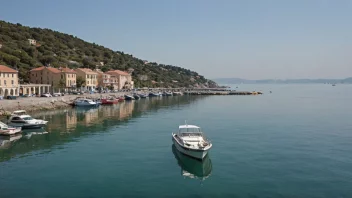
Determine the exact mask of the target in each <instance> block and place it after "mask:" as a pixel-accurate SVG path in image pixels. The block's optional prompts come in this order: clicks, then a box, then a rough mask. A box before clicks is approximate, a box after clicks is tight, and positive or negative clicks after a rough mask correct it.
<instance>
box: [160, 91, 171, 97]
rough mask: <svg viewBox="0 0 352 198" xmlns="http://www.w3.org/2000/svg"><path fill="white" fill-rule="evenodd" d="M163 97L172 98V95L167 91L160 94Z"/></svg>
mask: <svg viewBox="0 0 352 198" xmlns="http://www.w3.org/2000/svg"><path fill="white" fill-rule="evenodd" d="M162 95H163V96H173V93H172V92H167V91H164V92H163V93H162Z"/></svg>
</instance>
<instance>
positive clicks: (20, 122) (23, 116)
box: [8, 110, 48, 129]
mask: <svg viewBox="0 0 352 198" xmlns="http://www.w3.org/2000/svg"><path fill="white" fill-rule="evenodd" d="M47 123H48V121H45V120H40V119H35V118H32V117H31V116H30V115H28V114H27V113H26V111H25V110H18V111H14V112H13V113H12V115H11V117H10V119H9V121H8V124H9V125H10V126H12V127H22V129H38V128H42V127H44V126H46V124H47Z"/></svg>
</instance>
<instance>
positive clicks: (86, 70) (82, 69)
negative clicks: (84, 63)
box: [77, 68, 98, 74]
mask: <svg viewBox="0 0 352 198" xmlns="http://www.w3.org/2000/svg"><path fill="white" fill-rule="evenodd" d="M77 70H81V71H83V72H85V73H87V74H98V73H97V72H94V71H93V70H91V69H88V68H78V69H77Z"/></svg>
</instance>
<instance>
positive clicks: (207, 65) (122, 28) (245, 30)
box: [0, 0, 352, 79]
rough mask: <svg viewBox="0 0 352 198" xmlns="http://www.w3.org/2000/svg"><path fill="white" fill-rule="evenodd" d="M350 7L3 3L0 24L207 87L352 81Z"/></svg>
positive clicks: (275, 1)
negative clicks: (61, 36)
mask: <svg viewBox="0 0 352 198" xmlns="http://www.w3.org/2000/svg"><path fill="white" fill-rule="evenodd" d="M351 8H352V1H327V0H325V1H318V0H312V1H303V0H298V1H285V2H283V1H279V0H272V1H265V2H264V1H231V0H220V1H208V0H204V1H201V0H194V1H185V0H180V1H161V0H150V1H136V0H131V1H112V0H102V1H99V2H97V1H93V0H87V1H80V0H78V1H72V2H71V1H68V0H63V1H57V2H56V1H45V0H33V1H28V2H27V1H19V0H13V1H5V2H2V12H1V13H0V19H1V20H5V21H8V22H11V23H21V24H22V25H25V26H31V27H41V28H50V29H53V30H56V31H60V32H63V33H67V34H72V35H75V36H77V37H79V38H81V39H83V40H86V41H89V42H95V43H97V44H99V45H103V46H106V47H108V48H111V49H113V50H119V51H124V52H125V53H128V54H132V55H133V56H135V57H138V58H141V59H145V60H148V61H152V62H158V63H162V64H170V65H176V66H180V67H183V68H187V69H191V70H194V71H197V72H198V73H200V74H202V75H204V76H205V77H207V78H210V79H216V78H236V77H237V78H244V79H307V78H308V79H319V78H328V79H342V78H347V77H350V76H352V56H351V55H350V53H351V51H352V26H351V25H350V24H351V21H352V12H351V10H352V9H351Z"/></svg>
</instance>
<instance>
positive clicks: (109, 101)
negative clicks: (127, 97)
mask: <svg viewBox="0 0 352 198" xmlns="http://www.w3.org/2000/svg"><path fill="white" fill-rule="evenodd" d="M118 102H119V100H118V99H116V98H112V97H111V98H103V99H101V104H102V105H113V104H117V103H118Z"/></svg>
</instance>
